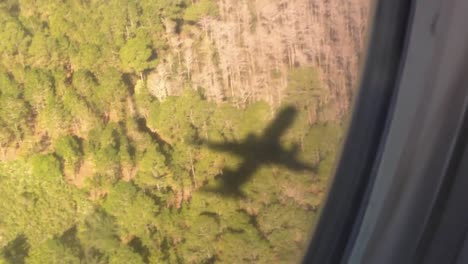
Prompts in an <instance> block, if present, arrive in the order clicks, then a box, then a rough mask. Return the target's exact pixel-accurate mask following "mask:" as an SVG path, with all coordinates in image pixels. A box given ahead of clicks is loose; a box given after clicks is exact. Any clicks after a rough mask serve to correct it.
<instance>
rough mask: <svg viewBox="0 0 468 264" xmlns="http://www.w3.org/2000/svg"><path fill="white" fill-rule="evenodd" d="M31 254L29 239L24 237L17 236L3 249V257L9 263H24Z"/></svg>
mask: <svg viewBox="0 0 468 264" xmlns="http://www.w3.org/2000/svg"><path fill="white" fill-rule="evenodd" d="M28 252H29V243H28V239H27V238H26V236H24V235H19V236H17V237H16V238H15V239H14V240H13V241H11V242H10V243H8V244H7V245H6V246H5V247H4V248H3V255H4V257H5V259H6V260H7V262H8V263H15V264H16V263H18V264H22V263H24V259H25V258H26V256H27V255H28Z"/></svg>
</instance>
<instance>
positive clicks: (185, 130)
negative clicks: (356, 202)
mask: <svg viewBox="0 0 468 264" xmlns="http://www.w3.org/2000/svg"><path fill="white" fill-rule="evenodd" d="M369 2H370V1H369V0H351V1H341V0H328V1H325V0H324V1H319V0H293V1H285V0H250V1H238V0H191V1H188V0H142V1H131V0H129V1H124V0H108V1H101V0H3V1H0V189H1V190H0V193H1V195H0V212H1V214H0V263H295V262H296V263H297V262H300V261H301V260H302V257H303V255H304V253H305V250H306V247H307V245H308V243H309V241H310V237H311V234H312V230H313V228H314V225H315V222H316V220H317V219H318V217H319V215H320V209H321V208H322V205H323V202H324V197H325V196H326V194H327V186H328V185H329V182H330V180H331V178H332V177H331V176H332V171H333V168H334V166H335V159H336V156H337V155H338V154H339V151H340V146H341V144H340V143H341V140H342V138H343V136H344V135H345V133H346V131H345V126H346V119H347V117H348V116H349V112H350V110H351V101H352V100H351V99H352V97H353V95H354V94H355V92H356V88H355V87H356V84H357V80H358V79H359V70H360V64H361V62H362V61H363V58H364V56H365V53H364V47H365V43H366V34H367V31H368V22H369V21H368V20H369V14H370V12H369V10H370V9H371V7H370V3H369Z"/></svg>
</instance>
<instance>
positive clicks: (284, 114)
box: [263, 106, 297, 141]
mask: <svg viewBox="0 0 468 264" xmlns="http://www.w3.org/2000/svg"><path fill="white" fill-rule="evenodd" d="M296 114H297V110H296V108H294V107H292V106H289V107H286V108H284V109H283V110H281V112H279V113H278V115H277V116H276V117H275V119H274V120H273V121H271V123H270V125H269V126H268V127H267V128H266V129H265V132H264V133H263V137H264V139H266V140H268V141H272V140H279V138H280V137H281V136H282V135H283V134H284V132H286V130H287V129H288V128H289V127H290V126H291V125H292V123H293V122H294V118H295V116H296Z"/></svg>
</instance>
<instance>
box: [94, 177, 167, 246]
mask: <svg viewBox="0 0 468 264" xmlns="http://www.w3.org/2000/svg"><path fill="white" fill-rule="evenodd" d="M103 208H104V210H106V212H107V213H108V214H110V215H112V216H114V217H115V219H116V223H117V226H118V227H119V235H120V237H122V238H125V237H127V238H128V237H132V236H137V237H140V238H141V239H142V240H143V241H145V240H148V239H149V237H150V235H151V232H152V230H153V229H154V219H155V215H156V213H157V212H158V207H157V206H156V205H155V204H154V202H153V201H152V200H151V199H150V198H149V197H148V196H146V195H144V194H143V193H141V192H138V190H137V188H136V187H135V186H134V185H133V184H131V183H127V182H118V183H117V184H116V185H115V186H114V188H112V189H111V190H110V192H109V194H108V196H107V198H106V200H105V202H104V204H103Z"/></svg>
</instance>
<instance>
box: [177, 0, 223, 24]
mask: <svg viewBox="0 0 468 264" xmlns="http://www.w3.org/2000/svg"><path fill="white" fill-rule="evenodd" d="M217 15H218V7H217V5H216V3H215V2H214V1H213V0H200V1H198V2H195V3H194V4H192V5H190V6H189V7H188V8H187V9H186V10H185V13H184V20H185V21H187V22H190V23H195V22H198V21H200V19H201V18H202V17H204V16H213V17H215V16H217Z"/></svg>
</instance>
